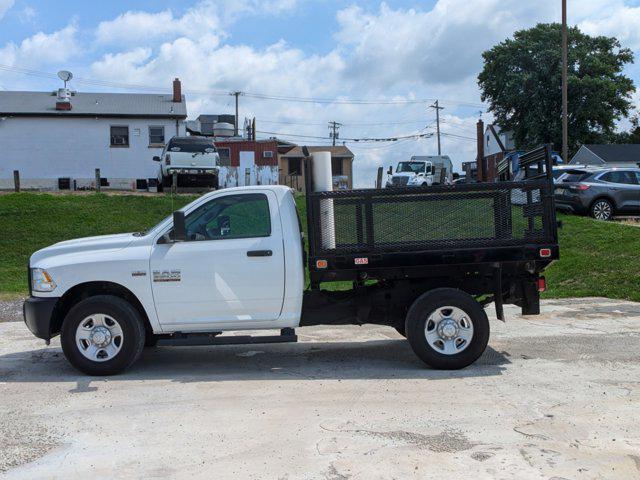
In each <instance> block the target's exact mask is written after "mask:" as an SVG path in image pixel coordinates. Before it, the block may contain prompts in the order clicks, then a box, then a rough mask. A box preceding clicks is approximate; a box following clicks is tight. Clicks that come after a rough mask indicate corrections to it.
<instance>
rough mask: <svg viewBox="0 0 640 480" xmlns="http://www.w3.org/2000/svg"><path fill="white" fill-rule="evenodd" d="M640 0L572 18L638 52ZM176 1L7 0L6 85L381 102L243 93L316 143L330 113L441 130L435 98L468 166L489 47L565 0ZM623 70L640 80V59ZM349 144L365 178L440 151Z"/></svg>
mask: <svg viewBox="0 0 640 480" xmlns="http://www.w3.org/2000/svg"><path fill="white" fill-rule="evenodd" d="M639 1H640V0H569V20H570V23H572V24H577V25H579V26H580V27H581V28H582V29H583V30H584V31H586V32H587V33H591V34H606V35H615V36H617V37H618V38H619V39H620V40H621V41H622V43H623V44H624V45H625V46H628V47H630V48H632V49H633V50H634V52H636V57H637V56H638V55H639V54H640V29H639V28H638V25H640V4H639ZM176 3H177V2H175V1H173V2H169V1H165V0H157V1H150V0H138V1H131V0H130V1H126V2H125V1H121V0H116V1H108V2H106V1H100V2H86V1H77V0H72V1H62V0H60V1H58V2H53V1H51V0H0V88H2V89H7V90H18V89H23V90H52V89H54V88H57V87H58V86H59V85H58V84H59V81H58V80H57V79H56V78H55V72H57V71H58V70H60V69H69V70H72V71H73V73H74V74H75V76H76V80H75V81H74V83H73V84H72V88H75V89H77V90H79V91H96V90H108V91H168V90H169V89H170V85H171V80H172V79H173V78H174V77H180V78H181V79H182V81H183V88H184V90H185V92H186V94H187V100H188V109H189V114H190V116H191V117H195V116H197V115H198V114H200V113H227V112H229V111H230V110H231V109H232V106H233V102H232V100H231V98H230V97H229V96H228V95H227V92H229V91H231V90H241V91H244V92H248V93H261V94H268V95H270V96H289V97H301V98H341V99H343V100H345V99H347V100H348V99H364V100H372V101H381V102H386V103H378V104H356V105H354V104H346V103H333V104H331V103H319V102H293V101H283V100H280V101H275V100H264V99H258V98H255V97H251V96H245V97H243V98H242V99H241V116H256V117H257V122H258V130H259V131H262V132H276V133H278V134H280V136H281V137H283V138H290V139H291V140H296V138H295V137H293V136H289V137H287V135H295V134H297V135H311V136H318V137H323V138H320V139H318V140H317V142H314V143H319V144H322V143H326V142H328V138H327V136H328V128H327V126H326V125H327V122H328V121H330V120H335V121H339V122H341V123H343V124H344V126H343V127H342V129H341V136H342V138H362V137H389V136H403V135H411V134H416V133H420V134H432V133H433V131H434V125H433V123H434V117H435V116H434V112H433V110H431V109H428V108H427V106H428V104H429V102H430V101H431V100H433V99H435V98H438V99H440V101H441V104H442V105H443V106H444V107H445V110H444V111H443V112H442V119H443V125H442V130H443V132H444V133H445V137H444V138H443V149H444V153H447V154H449V155H451V157H452V159H453V160H454V164H456V165H459V164H460V163H461V162H463V161H469V160H473V158H474V155H475V152H474V149H475V142H474V141H473V138H472V137H473V136H474V135H475V123H476V121H477V118H478V117H479V115H480V112H481V111H483V110H486V106H484V105H483V104H482V103H481V101H480V94H479V91H478V88H477V84H476V77H477V74H478V72H479V71H480V69H481V67H482V60H481V53H482V51H484V50H486V49H487V48H490V47H491V46H492V45H494V44H495V43H497V42H499V41H501V40H503V39H505V38H507V37H509V36H510V35H512V34H513V32H514V31H515V30H518V29H522V28H528V27H530V26H533V25H535V23H537V22H550V21H557V20H559V17H560V0H536V1H533V0H532V1H522V0H437V1H436V0H430V1H412V0H399V1H391V0H389V1H387V2H378V1H372V0H369V1H358V0H354V1H350V2H341V1H335V0H319V1H309V0H263V1H261V0H244V1H238V0H215V1H214V0H191V1H183V2H180V3H179V5H178V6H176ZM25 69H27V70H29V71H30V72H31V73H30V74H28V75H27V74H25V73H24V71H25ZM34 72H35V73H34ZM627 73H628V75H630V76H631V77H632V78H633V79H634V81H635V82H636V83H638V82H639V81H640V71H639V69H638V67H637V66H636V65H632V66H630V67H628V69H627ZM105 82H106V83H105ZM417 100H423V101H421V102H418V101H417ZM634 100H635V102H636V103H637V101H638V95H637V94H636V96H635V97H634ZM483 118H484V119H485V120H486V121H490V120H491V117H490V116H489V115H488V114H487V113H486V112H484V113H483ZM262 135H263V136H268V135H269V134H268V133H263V134H262ZM297 140H298V141H300V139H299V138H298V139H297ZM347 145H348V146H349V147H350V148H352V149H353V150H354V152H355V153H356V156H357V157H356V172H355V173H356V183H357V184H358V185H361V186H365V185H370V184H371V183H372V182H373V178H374V175H375V173H374V172H375V170H376V168H377V166H379V165H384V166H388V165H390V164H393V163H396V162H397V161H398V160H402V159H406V158H408V157H409V156H411V155H424V154H434V153H435V149H436V142H435V139H434V138H422V139H416V140H406V141H401V142H397V143H388V144H386V143H384V144H356V143H353V142H347Z"/></svg>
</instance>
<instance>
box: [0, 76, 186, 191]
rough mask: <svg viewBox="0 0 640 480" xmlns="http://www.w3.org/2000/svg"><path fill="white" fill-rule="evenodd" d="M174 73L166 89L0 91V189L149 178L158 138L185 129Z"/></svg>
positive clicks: (122, 185) (124, 184) (115, 184)
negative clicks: (98, 177)
mask: <svg viewBox="0 0 640 480" xmlns="http://www.w3.org/2000/svg"><path fill="white" fill-rule="evenodd" d="M186 117H187V107H186V103H185V98H184V96H183V95H182V91H181V84H180V81H179V80H178V79H176V80H175V81H174V82H173V93H172V94H169V95H158V94H137V93H84V92H69V91H68V90H65V89H60V90H59V91H56V92H53V93H52V92H16V91H0V145H2V147H1V148H0V188H2V189H6V188H13V172H14V170H18V171H19V172H20V183H21V185H22V187H24V188H40V189H52V190H56V189H58V188H60V187H62V188H69V187H70V188H72V189H73V188H74V187H76V188H88V187H92V186H95V169H96V168H99V169H100V173H101V177H102V182H101V183H102V185H103V186H104V187H111V188H119V189H132V188H136V184H137V183H138V182H137V181H140V183H144V181H146V180H147V179H150V178H156V177H157V172H158V164H157V163H156V162H154V161H153V160H152V159H153V156H154V155H160V153H161V151H162V147H163V146H164V144H165V142H166V141H168V140H169V139H170V138H171V137H173V136H175V135H185V134H186V131H185V120H186Z"/></svg>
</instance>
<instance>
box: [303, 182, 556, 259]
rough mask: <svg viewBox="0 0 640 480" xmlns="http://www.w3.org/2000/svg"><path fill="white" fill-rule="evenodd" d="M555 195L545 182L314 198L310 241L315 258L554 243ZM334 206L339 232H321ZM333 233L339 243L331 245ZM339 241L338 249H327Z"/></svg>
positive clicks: (316, 194) (354, 192) (349, 192)
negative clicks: (324, 205)
mask: <svg viewBox="0 0 640 480" xmlns="http://www.w3.org/2000/svg"><path fill="white" fill-rule="evenodd" d="M551 188H552V187H551V185H550V183H549V182H547V181H546V180H534V181H531V180H529V181H526V182H496V183H491V184H469V185H456V186H446V185H442V186H436V187H428V188H424V189H422V188H406V189H385V190H375V189H371V190H344V191H334V192H311V193H309V192H308V193H307V195H308V198H309V202H308V203H309V209H310V212H312V216H313V230H314V232H315V233H314V235H310V238H309V241H310V243H312V242H313V243H314V249H313V250H314V251H315V252H316V254H317V255H340V254H357V253H367V254H371V253H384V252H408V251H417V250H420V251H424V250H447V249H458V248H480V247H493V246H520V245H527V244H546V243H555V237H554V236H553V235H554V234H553V229H552V228H551V225H552V224H551V222H550V221H549V216H550V214H552V212H553V203H552V202H553V196H552V195H553V192H552V191H551V190H550V189H551ZM328 199H333V221H334V227H335V228H334V229H324V230H322V229H321V225H320V219H319V218H318V215H317V213H318V212H319V211H320V201H321V200H328ZM332 233H333V234H334V235H335V238H331V239H329V238H327V237H326V235H331V234H332ZM323 239H324V240H325V241H324V242H323ZM329 240H331V241H329ZM333 240H335V248H332V249H327V248H323V244H324V245H330V244H333V243H334V242H333Z"/></svg>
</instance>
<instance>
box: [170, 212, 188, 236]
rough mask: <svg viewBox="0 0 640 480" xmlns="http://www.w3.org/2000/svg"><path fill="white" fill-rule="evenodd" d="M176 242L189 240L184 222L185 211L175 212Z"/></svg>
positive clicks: (174, 230)
mask: <svg viewBox="0 0 640 480" xmlns="http://www.w3.org/2000/svg"><path fill="white" fill-rule="evenodd" d="M172 240H173V241H174V242H184V241H186V240H187V228H186V226H185V222H184V212H183V211H180V210H178V211H176V212H173V238H172Z"/></svg>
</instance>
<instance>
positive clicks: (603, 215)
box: [589, 198, 614, 222]
mask: <svg viewBox="0 0 640 480" xmlns="http://www.w3.org/2000/svg"><path fill="white" fill-rule="evenodd" d="M613 213H614V209H613V203H611V201H610V200H607V199H606V198H598V199H597V200H596V201H594V202H593V204H592V205H591V208H590V209H589V215H591V217H592V218H595V219H596V220H603V221H605V222H606V221H609V220H611V219H612V218H613Z"/></svg>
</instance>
